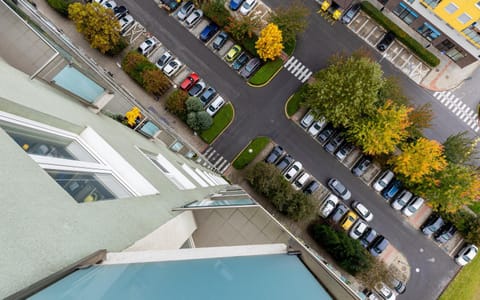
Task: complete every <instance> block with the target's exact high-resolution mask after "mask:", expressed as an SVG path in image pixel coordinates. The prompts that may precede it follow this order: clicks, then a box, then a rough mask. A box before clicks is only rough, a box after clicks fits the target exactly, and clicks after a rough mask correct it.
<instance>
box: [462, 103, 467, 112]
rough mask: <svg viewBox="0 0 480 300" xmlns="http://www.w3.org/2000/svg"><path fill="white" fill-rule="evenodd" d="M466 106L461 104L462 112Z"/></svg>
mask: <svg viewBox="0 0 480 300" xmlns="http://www.w3.org/2000/svg"><path fill="white" fill-rule="evenodd" d="M466 106H467V105H466V104H465V103H463V102H462V105H461V108H462V110H465V107H466Z"/></svg>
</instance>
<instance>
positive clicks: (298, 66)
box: [283, 56, 313, 83]
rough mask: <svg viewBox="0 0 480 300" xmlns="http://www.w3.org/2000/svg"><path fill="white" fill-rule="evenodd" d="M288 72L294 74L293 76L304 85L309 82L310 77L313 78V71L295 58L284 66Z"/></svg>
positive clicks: (290, 59) (291, 57) (291, 58)
mask: <svg viewBox="0 0 480 300" xmlns="http://www.w3.org/2000/svg"><path fill="white" fill-rule="evenodd" d="M283 67H284V68H285V69H287V71H288V72H290V73H292V74H293V76H295V77H296V78H298V80H300V81H301V82H302V83H303V82H305V81H307V80H308V78H310V76H312V73H313V72H312V71H310V69H309V68H307V67H306V66H305V65H304V64H302V62H301V61H299V60H298V59H297V58H296V57H295V56H290V58H289V59H288V60H287V62H285V64H284V65H283Z"/></svg>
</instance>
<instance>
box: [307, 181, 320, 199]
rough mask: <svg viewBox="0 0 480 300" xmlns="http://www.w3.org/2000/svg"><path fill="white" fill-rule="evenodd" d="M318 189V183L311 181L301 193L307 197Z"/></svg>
mask: <svg viewBox="0 0 480 300" xmlns="http://www.w3.org/2000/svg"><path fill="white" fill-rule="evenodd" d="M319 188H320V183H318V181H316V180H312V181H311V182H310V183H309V184H308V185H307V186H306V187H305V189H304V190H303V192H304V193H305V194H307V195H311V194H313V193H315V192H316V191H317V190H318V189H319Z"/></svg>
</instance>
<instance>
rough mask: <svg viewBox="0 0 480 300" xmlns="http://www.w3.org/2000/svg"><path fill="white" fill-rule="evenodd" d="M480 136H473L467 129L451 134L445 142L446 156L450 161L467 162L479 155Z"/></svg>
mask: <svg viewBox="0 0 480 300" xmlns="http://www.w3.org/2000/svg"><path fill="white" fill-rule="evenodd" d="M478 141H479V140H478V138H475V139H473V138H471V137H469V136H468V132H467V131H463V132H459V133H457V134H454V135H451V136H449V137H448V138H447V139H446V140H445V142H444V143H443V147H444V153H445V158H446V159H447V161H448V162H449V163H454V164H465V163H468V162H470V161H471V160H472V159H475V158H476V157H477V155H478V150H477V147H476V146H477V143H478Z"/></svg>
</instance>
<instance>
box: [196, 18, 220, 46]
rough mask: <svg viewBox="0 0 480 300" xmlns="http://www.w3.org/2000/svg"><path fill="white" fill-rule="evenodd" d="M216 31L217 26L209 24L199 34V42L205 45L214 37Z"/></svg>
mask: <svg viewBox="0 0 480 300" xmlns="http://www.w3.org/2000/svg"><path fill="white" fill-rule="evenodd" d="M218 29H219V27H218V25H217V24H215V23H213V22H210V24H208V25H207V26H205V27H204V28H203V30H202V32H200V40H202V42H205V43H206V42H208V41H209V40H210V39H211V38H212V37H213V36H214V35H215V33H217V31H218Z"/></svg>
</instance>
